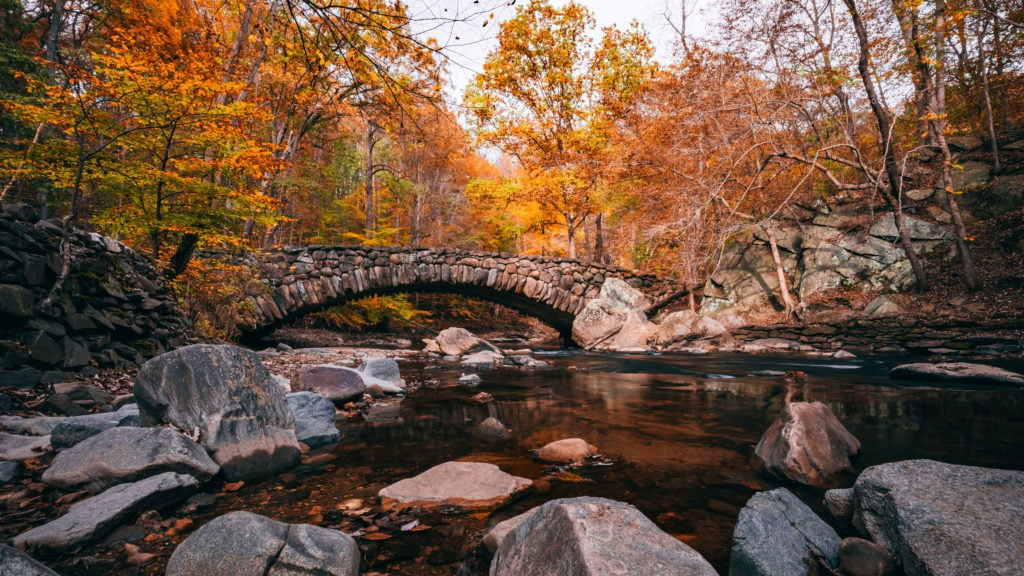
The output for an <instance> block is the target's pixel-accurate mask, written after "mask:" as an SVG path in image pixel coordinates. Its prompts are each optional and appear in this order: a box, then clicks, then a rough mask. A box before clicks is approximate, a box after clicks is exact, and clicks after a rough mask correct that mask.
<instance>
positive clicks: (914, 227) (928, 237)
mask: <svg viewBox="0 0 1024 576" xmlns="http://www.w3.org/2000/svg"><path fill="white" fill-rule="evenodd" d="M903 223H904V225H905V226H906V227H907V233H908V234H910V239H911V240H923V241H942V240H950V239H952V235H951V233H950V231H949V229H948V228H946V227H945V226H939V225H937V224H932V223H931V222H928V221H926V220H921V219H920V218H914V217H913V216H906V215H904V216H903ZM868 234H870V235H871V236H874V237H876V238H882V239H883V240H888V241H890V242H894V241H896V240H897V239H898V238H899V232H898V231H897V230H896V217H895V216H893V213H892V212H886V213H885V214H883V215H881V216H880V217H879V218H878V220H877V221H875V223H874V224H872V225H871V229H870V230H868Z"/></svg>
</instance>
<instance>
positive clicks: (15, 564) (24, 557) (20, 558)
mask: <svg viewBox="0 0 1024 576" xmlns="http://www.w3.org/2000/svg"><path fill="white" fill-rule="evenodd" d="M0 574H10V575H11V576H60V575H59V574H57V573H56V572H54V571H53V570H51V569H50V567H49V566H47V565H45V564H43V563H41V562H38V561H37V560H36V559H35V558H32V557H31V556H29V555H28V554H25V553H24V552H22V551H20V550H18V549H17V548H11V547H10V546H8V545H7V544H0Z"/></svg>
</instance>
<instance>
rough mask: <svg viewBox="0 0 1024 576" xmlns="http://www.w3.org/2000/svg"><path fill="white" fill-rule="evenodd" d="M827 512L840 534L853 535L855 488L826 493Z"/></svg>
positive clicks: (838, 489) (837, 489)
mask: <svg viewBox="0 0 1024 576" xmlns="http://www.w3.org/2000/svg"><path fill="white" fill-rule="evenodd" d="M824 504H825V511H826V512H828V516H829V517H830V519H831V520H832V525H833V526H835V528H836V531H837V532H839V533H840V534H853V533H854V528H853V488H836V489H834V490H829V491H827V492H825V500H824Z"/></svg>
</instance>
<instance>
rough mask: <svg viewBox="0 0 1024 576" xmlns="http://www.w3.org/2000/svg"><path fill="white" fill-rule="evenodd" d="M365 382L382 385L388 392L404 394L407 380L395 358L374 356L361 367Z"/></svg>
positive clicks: (371, 384) (370, 384) (368, 384)
mask: <svg viewBox="0 0 1024 576" xmlns="http://www.w3.org/2000/svg"><path fill="white" fill-rule="evenodd" d="M359 371H360V372H361V373H362V376H363V382H364V383H365V384H366V385H367V386H373V385H375V384H376V385H377V386H380V388H381V389H382V390H384V392H387V393H388V394H404V393H405V389H406V386H405V380H404V379H402V375H401V373H400V372H399V369H398V362H397V361H396V360H395V359H394V358H374V359H372V360H367V361H366V362H364V363H363V365H362V366H360V367H359Z"/></svg>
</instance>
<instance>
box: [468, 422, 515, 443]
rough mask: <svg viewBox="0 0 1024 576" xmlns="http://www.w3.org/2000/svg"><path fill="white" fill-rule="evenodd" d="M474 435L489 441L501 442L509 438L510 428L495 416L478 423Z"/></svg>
mask: <svg viewBox="0 0 1024 576" xmlns="http://www.w3.org/2000/svg"><path fill="white" fill-rule="evenodd" d="M473 435H474V436H476V437H478V438H480V439H482V440H486V441H488V442H499V441H501V440H507V439H508V428H506V427H505V425H504V424H502V423H501V420H498V419H497V418H495V417H494V416H491V417H490V418H487V419H486V420H484V421H483V422H481V423H479V424H477V425H476V428H474V429H473Z"/></svg>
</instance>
